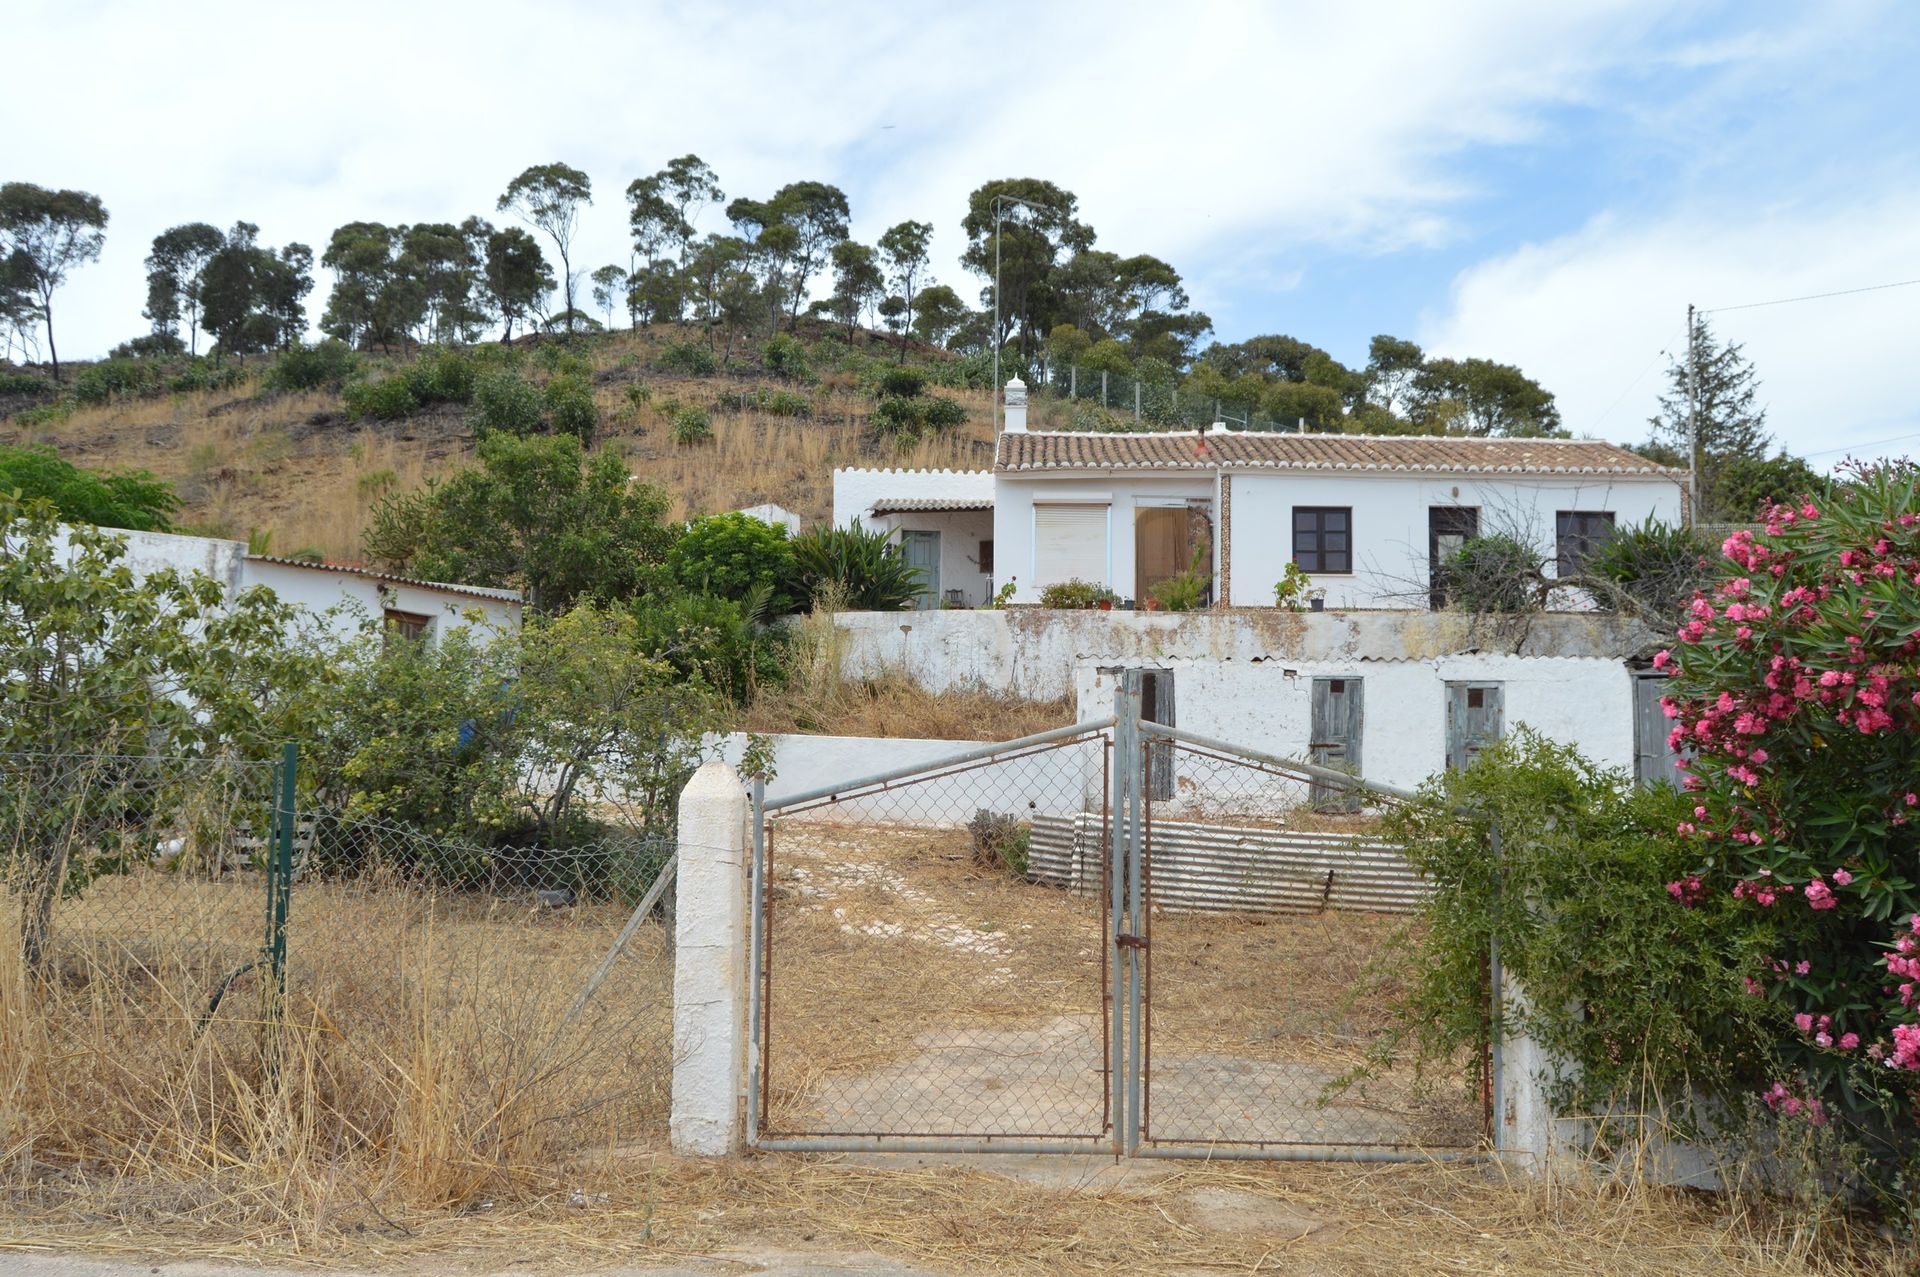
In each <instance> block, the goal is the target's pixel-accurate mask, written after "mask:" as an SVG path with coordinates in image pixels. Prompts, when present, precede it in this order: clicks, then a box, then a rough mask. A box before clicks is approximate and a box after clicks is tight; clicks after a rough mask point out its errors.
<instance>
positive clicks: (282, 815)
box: [261, 741, 300, 1077]
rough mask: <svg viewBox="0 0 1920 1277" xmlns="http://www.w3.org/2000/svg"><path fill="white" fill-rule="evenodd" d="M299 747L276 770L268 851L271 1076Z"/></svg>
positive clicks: (283, 967) (283, 977) (267, 1052)
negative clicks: (270, 841) (271, 829)
mask: <svg viewBox="0 0 1920 1277" xmlns="http://www.w3.org/2000/svg"><path fill="white" fill-rule="evenodd" d="M299 770H300V747H299V746H298V745H296V744H294V743H293V742H292V741H288V742H287V744H286V745H285V747H284V748H283V749H282V750H281V753H280V762H279V764H278V765H277V766H276V767H275V768H274V769H273V780H274V795H273V841H272V845H271V846H270V847H269V848H268V851H267V944H266V960H267V984H266V1003H267V1005H266V1014H265V1016H264V1017H263V1018H264V1021H265V1023H264V1025H263V1032H264V1033H265V1035H266V1042H265V1048H264V1049H263V1051H262V1053H261V1055H262V1062H263V1063H264V1065H265V1067H266V1072H267V1076H268V1077H272V1076H273V1075H274V1073H276V1072H277V1071H278V1068H279V1028H280V1019H281V1016H282V1013H283V1012H284V1011H285V1009H286V1001H287V907H288V905H289V903H290V902H291V897H292V895H293V838H294V828H295V825H296V823H297V813H296V810H295V795H296V792H297V782H298V778H299Z"/></svg>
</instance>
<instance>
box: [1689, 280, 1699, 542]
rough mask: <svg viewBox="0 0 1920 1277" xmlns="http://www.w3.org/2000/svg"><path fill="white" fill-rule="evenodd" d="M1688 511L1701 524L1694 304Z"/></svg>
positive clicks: (1697, 372) (1690, 355)
mask: <svg viewBox="0 0 1920 1277" xmlns="http://www.w3.org/2000/svg"><path fill="white" fill-rule="evenodd" d="M1687 435H1688V442H1687V513H1688V514H1689V515H1691V516H1692V520H1691V521H1692V523H1693V525H1694V526H1695V527H1698V526H1700V523H1701V518H1700V515H1701V510H1700V357H1699V353H1698V352H1697V351H1696V349H1695V348H1694V343H1693V305H1692V303H1688V305H1687Z"/></svg>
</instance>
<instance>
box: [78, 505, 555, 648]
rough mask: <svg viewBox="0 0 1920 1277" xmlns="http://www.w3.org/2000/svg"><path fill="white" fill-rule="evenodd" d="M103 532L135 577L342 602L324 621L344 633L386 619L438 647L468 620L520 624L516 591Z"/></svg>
mask: <svg viewBox="0 0 1920 1277" xmlns="http://www.w3.org/2000/svg"><path fill="white" fill-rule="evenodd" d="M107 531H110V532H112V533H113V534H114V535H115V536H118V537H121V538H124V539H125V541H126V544H127V553H126V558H125V559H124V560H123V561H124V562H125V563H126V565H127V566H128V568H130V569H131V570H132V571H133V573H134V574H135V575H136V576H140V577H144V576H147V575H149V574H150V573H153V572H157V571H159V570H161V569H163V568H173V569H175V570H177V571H180V572H193V571H198V572H203V573H205V574H206V575H208V576H210V577H212V578H213V579H214V580H216V581H219V582H220V583H221V584H222V585H224V586H225V587H226V589H227V594H228V596H229V597H232V596H233V595H235V594H238V593H239V592H240V591H242V590H245V589H248V588H250V587H252V586H256V585H264V586H266V587H268V588H269V589H271V590H272V591H273V592H274V594H275V595H277V596H278V597H279V598H280V599H281V600H282V601H284V602H287V603H292V604H295V605H297V606H299V607H301V608H304V609H306V610H307V611H309V612H311V613H313V614H314V615H316V616H319V615H322V614H325V613H328V612H330V611H332V610H333V609H334V608H338V607H341V605H343V604H345V605H348V606H347V607H346V608H344V609H343V610H342V611H341V612H339V613H337V614H335V615H334V616H333V617H332V618H331V620H330V624H331V625H332V626H333V628H334V629H335V630H336V631H337V632H339V634H340V635H341V636H342V637H346V636H348V635H350V634H351V633H353V632H354V631H355V630H356V629H357V628H358V626H359V625H360V624H361V622H362V621H363V620H364V619H365V618H368V617H372V618H375V619H379V620H382V621H384V622H385V624H386V625H388V626H389V627H391V628H392V629H393V630H395V631H397V632H398V633H400V634H403V635H406V636H407V637H414V638H424V639H426V640H427V641H428V642H431V643H436V644H437V643H438V642H440V640H441V638H442V637H443V636H444V635H445V633H446V631H447V630H448V629H450V628H453V627H455V626H459V625H464V624H467V623H468V622H469V620H470V619H474V620H477V622H478V623H479V624H480V625H481V626H484V627H488V628H492V629H496V630H510V629H514V628H517V627H518V626H519V624H520V606H521V602H520V595H519V593H518V592H517V591H515V590H497V589H491V588H488V587H485V586H477V585H448V584H444V583H442V582H437V581H421V580H416V579H414V578H412V577H405V576H396V575H394V574H393V573H390V572H380V571H377V570H375V569H373V568H366V567H357V566H353V565H349V564H341V563H315V562H310V561H308V560H305V559H288V558H279V557H276V556H273V555H263V554H248V553H247V547H246V543H245V542H243V541H227V540H221V539H218V538H214V537H194V536H181V535H179V534H177V533H172V532H132V531H127V530H124V529H107Z"/></svg>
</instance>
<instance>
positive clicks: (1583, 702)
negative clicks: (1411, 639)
mask: <svg viewBox="0 0 1920 1277" xmlns="http://www.w3.org/2000/svg"><path fill="white" fill-rule="evenodd" d="M1158 664H1159V665H1161V666H1162V667H1164V668H1166V669H1170V670H1172V671H1173V687H1174V697H1173V701H1174V717H1175V719H1176V722H1175V724H1174V725H1175V726H1176V727H1184V728H1186V729H1187V730H1188V731H1193V732H1198V733H1200V734H1201V735H1203V736H1212V737H1215V738H1216V739H1219V740H1224V741H1230V742H1232V743H1234V744H1236V745H1246V746H1249V747H1251V748H1254V749H1260V750H1264V751H1266V752H1268V753H1272V754H1278V755H1281V756H1282V757H1287V758H1306V757H1307V755H1308V745H1309V743H1310V740H1311V734H1310V729H1311V727H1312V714H1313V711H1312V693H1313V680H1314V679H1315V678H1316V677H1321V678H1349V679H1354V678H1357V679H1361V680H1363V686H1364V691H1363V693H1362V695H1363V698H1364V700H1363V703H1362V718H1361V744H1360V774H1361V775H1362V776H1363V777H1365V778H1366V779H1368V780H1371V781H1376V782H1379V783H1381V784H1386V785H1398V786H1401V787H1403V788H1408V789H1411V788H1413V787H1414V786H1416V785H1418V784H1419V783H1420V782H1421V781H1423V780H1425V779H1426V778H1427V777H1428V776H1431V775H1432V774H1433V773H1435V772H1437V771H1439V770H1441V768H1443V767H1445V766H1446V758H1447V728H1446V685H1447V683H1448V682H1450V681H1469V680H1470V681H1473V682H1488V683H1499V684H1501V685H1502V686H1503V688H1504V690H1503V692H1502V696H1503V698H1504V713H1503V722H1502V730H1503V731H1504V732H1507V733H1511V732H1512V731H1513V729H1514V728H1515V727H1516V726H1517V725H1518V724H1521V723H1525V724H1526V725H1527V726H1529V727H1532V728H1533V729H1535V730H1536V731H1539V732H1541V733H1543V734H1544V735H1546V736H1549V737H1551V738H1552V739H1554V740H1556V741H1560V742H1562V743H1563V744H1568V745H1572V746H1574V747H1576V748H1577V749H1579V750H1580V752H1581V753H1582V754H1584V755H1585V756H1586V757H1587V758H1589V759H1591V760H1593V761H1594V762H1596V763H1598V764H1600V765H1601V766H1605V767H1620V768H1625V769H1626V770H1628V771H1631V770H1632V768H1633V678H1632V675H1631V673H1630V672H1629V670H1628V669H1627V666H1626V663H1625V662H1624V661H1622V660H1619V659H1617V658H1616V659H1606V658H1600V657H1527V656H1508V655H1502V654H1497V653H1478V654H1472V655H1468V654H1460V655H1453V656H1441V657H1436V658H1434V659H1432V660H1424V661H1370V660H1345V661H1339V660H1313V661H1290V660H1283V659H1281V658H1274V659H1271V660H1265V661H1261V662H1260V663H1258V664H1249V663H1244V662H1221V661H1186V660H1176V661H1162V662H1158ZM1074 691H1075V699H1076V703H1077V705H1078V708H1079V717H1081V718H1088V717H1093V716H1097V715H1100V714H1106V713H1111V712H1112V709H1113V693H1114V676H1113V675H1111V674H1103V673H1101V672H1100V671H1099V669H1098V668H1097V667H1096V665H1095V664H1094V663H1092V662H1086V663H1083V664H1081V665H1079V666H1078V667H1077V668H1076V669H1075V670H1074Z"/></svg>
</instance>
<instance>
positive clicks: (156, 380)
mask: <svg viewBox="0 0 1920 1277" xmlns="http://www.w3.org/2000/svg"><path fill="white" fill-rule="evenodd" d="M160 376H161V370H160V368H159V367H158V366H156V365H154V364H152V363H150V362H146V361H143V360H139V359H103V360H101V361H100V362H99V363H96V364H88V365H87V366H86V367H85V368H82V369H81V370H80V371H79V372H78V373H76V374H75V375H74V378H73V397H74V399H75V400H76V401H78V402H80V403H83V404H98V403H106V402H107V401H108V400H110V399H124V398H126V397H128V396H130V395H138V394H141V393H143V392H146V391H148V390H151V389H153V388H155V387H157V386H158V385H159V384H160Z"/></svg>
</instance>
